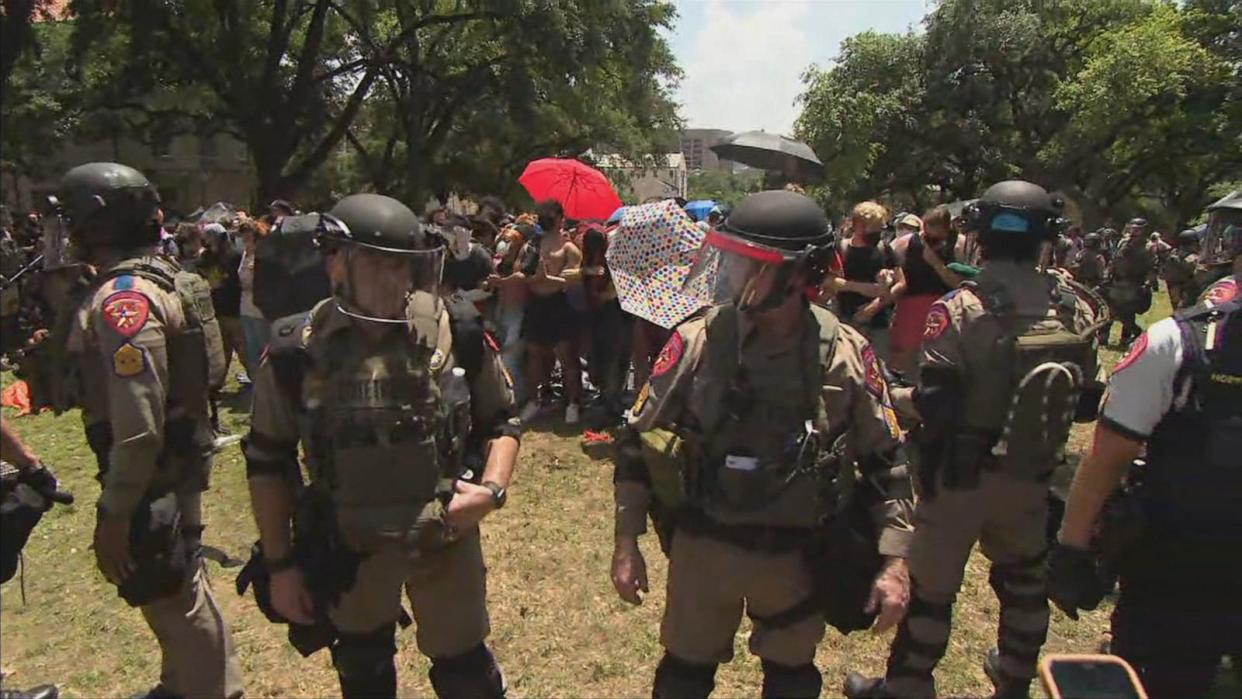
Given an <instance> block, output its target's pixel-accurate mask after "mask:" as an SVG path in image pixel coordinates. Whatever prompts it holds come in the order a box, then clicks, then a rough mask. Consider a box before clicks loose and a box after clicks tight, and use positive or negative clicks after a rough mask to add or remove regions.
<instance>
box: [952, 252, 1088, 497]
mask: <svg viewBox="0 0 1242 699" xmlns="http://www.w3.org/2000/svg"><path fill="white" fill-rule="evenodd" d="M1049 281H1050V286H1051V290H1050V292H1051V298H1050V303H1049V306H1048V308H1047V310H1046V311H1045V313H1044V314H1043V315H1042V316H1039V317H1032V316H1030V315H1025V316H1024V315H1021V314H1019V313H1017V312H1016V310H1015V308H1014V306H1013V303H1012V301H1011V299H1010V298H1009V294H1008V292H1007V290H1006V289H1005V288H1004V287H1003V286H1002V285H999V284H994V283H989V281H988V280H983V281H982V282H978V281H967V282H964V283H963V286H965V287H966V288H968V289H970V290H971V291H973V292H974V293H975V295H976V296H978V297H979V300H980V301H981V302H982V303H983V306H984V309H985V310H986V311H987V312H988V314H990V315H992V316H994V317H995V318H996V319H997V322H999V323H1000V326H1001V330H1002V332H1001V337H1000V339H999V341H998V347H997V351H998V352H1007V353H1008V354H1009V363H1008V372H1007V374H1008V384H1009V387H1010V391H1011V396H1012V398H1011V399H1010V403H1009V410H1008V412H1007V413H1006V415H1005V420H1004V422H1003V424H1002V427H1001V434H1000V437H999V438H998V439H997V441H996V444H995V445H993V447H992V450H991V453H992V456H995V457H997V458H998V459H1001V460H1002V462H1003V463H1004V464H1005V470H1006V471H1007V472H1012V473H1015V474H1020V475H1026V476H1030V477H1032V478H1035V479H1042V478H1045V477H1046V476H1047V475H1049V474H1050V473H1051V471H1052V470H1053V468H1055V466H1056V465H1057V464H1059V463H1061V462H1062V461H1064V459H1065V443H1066V442H1067V441H1068V440H1069V431H1070V425H1071V423H1072V422H1074V421H1075V419H1076V418H1078V417H1080V410H1079V404H1080V400H1081V399H1082V397H1083V396H1084V395H1087V396H1094V397H1096V398H1097V399H1098V397H1099V396H1098V393H1097V392H1096V390H1095V387H1096V386H1097V383H1096V382H1095V377H1096V374H1097V371H1098V357H1097V339H1096V334H1097V332H1098V330H1099V329H1100V327H1101V325H1102V321H1101V320H1100V319H1098V318H1097V320H1096V322H1094V323H1092V324H1090V325H1089V326H1088V327H1086V328H1083V329H1076V328H1075V327H1074V326H1075V322H1074V320H1075V319H1074V316H1075V310H1076V308H1077V305H1078V296H1077V294H1075V289H1076V288H1077V287H1072V286H1070V285H1068V284H1067V283H1061V282H1059V280H1058V278H1057V277H1053V276H1050V277H1049ZM1105 317H1106V316H1105ZM1097 403H1098V400H1097Z"/></svg>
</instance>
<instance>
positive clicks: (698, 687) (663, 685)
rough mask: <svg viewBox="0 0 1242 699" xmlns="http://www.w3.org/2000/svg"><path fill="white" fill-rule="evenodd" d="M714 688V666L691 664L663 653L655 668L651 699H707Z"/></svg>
mask: <svg viewBox="0 0 1242 699" xmlns="http://www.w3.org/2000/svg"><path fill="white" fill-rule="evenodd" d="M715 688H716V666H715V665H714V664H713V665H704V664H700V663H692V662H689V661H687V660H682V659H681V658H678V657H677V656H675V655H673V654H672V653H668V652H665V653H664V657H663V658H661V659H660V664H659V665H658V666H656V672H655V683H654V685H653V686H652V688H651V696H652V699H707V697H709V696H711V693H712V690H713V689H715Z"/></svg>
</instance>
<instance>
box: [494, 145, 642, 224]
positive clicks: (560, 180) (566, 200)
mask: <svg viewBox="0 0 1242 699" xmlns="http://www.w3.org/2000/svg"><path fill="white" fill-rule="evenodd" d="M518 182H520V183H521V184H522V186H523V187H525V188H526V191H527V192H528V193H530V196H531V198H532V199H534V200H535V201H545V200H547V199H552V200H555V201H558V202H560V203H561V206H562V207H564V209H565V215H566V216H568V217H569V218H574V219H590V218H594V219H600V220H606V219H607V218H608V216H609V215H610V214H612V213H613V212H614V211H616V210H617V207H619V206H621V197H619V196H617V192H616V190H615V189H613V188H612V183H611V182H609V181H608V178H607V177H606V176H605V175H604V173H602V172H600V171H599V170H596V169H595V168H593V167H590V166H589V165H586V164H585V163H582V162H579V161H577V160H574V159H573V158H543V159H542V160H535V161H532V162H531V163H530V164H528V165H527V166H526V170H525V171H523V172H522V176H521V177H519V178H518Z"/></svg>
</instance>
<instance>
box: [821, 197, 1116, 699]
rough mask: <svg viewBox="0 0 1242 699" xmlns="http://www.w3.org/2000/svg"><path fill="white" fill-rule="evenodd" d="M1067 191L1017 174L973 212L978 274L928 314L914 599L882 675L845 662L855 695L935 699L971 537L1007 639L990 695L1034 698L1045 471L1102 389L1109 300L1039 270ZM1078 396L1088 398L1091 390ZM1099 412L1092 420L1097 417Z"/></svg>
mask: <svg viewBox="0 0 1242 699" xmlns="http://www.w3.org/2000/svg"><path fill="white" fill-rule="evenodd" d="M1060 213H1061V202H1060V201H1059V199H1058V198H1056V197H1053V196H1050V195H1049V194H1048V193H1047V192H1046V191H1045V190H1044V189H1043V188H1042V187H1039V186H1038V185H1035V184H1032V183H1030V182H1023V181H1017V180H1011V181H1007V182H1001V183H998V184H995V185H993V186H991V187H989V188H988V190H987V191H986V192H984V194H983V196H982V197H981V198H980V199H979V200H978V202H977V204H976V208H975V209H974V210H973V211H972V212H971V215H970V216H969V218H971V219H973V221H972V223H971V224H970V225H971V226H972V227H973V228H974V229H975V230H977V231H978V234H979V242H980V245H981V246H982V248H983V257H984V262H983V270H982V271H981V272H980V274H979V275H978V276H977V277H975V278H974V279H972V280H969V281H967V282H965V283H963V285H962V286H961V287H959V288H958V289H955V290H954V291H951V292H949V293H948V294H946V295H945V296H944V297H942V298H941V299H940V300H939V301H937V302H936V304H935V305H933V306H932V308H931V310H930V311H929V312H928V316H927V323H926V328H925V330H924V343H923V350H922V356H921V357H920V362H919V378H918V384H917V386H916V387H915V389H914V392H913V404H914V406H915V407H916V408H917V412H918V413H919V414H920V415H921V416H922V424H921V425H920V427H919V430H918V433H917V436H916V438H915V441H916V442H917V443H918V445H919V454H920V460H919V474H918V477H919V480H920V482H921V483H922V484H923V492H922V498H921V499H920V500H919V503H918V508H917V511H916V520H917V522H918V527H917V529H916V530H915V534H914V541H913V542H912V544H911V546H910V574H911V578H912V585H913V600H912V601H911V603H910V613H909V615H908V616H907V617H906V619H905V620H904V621H903V622H902V624H901V626H900V628H899V630H898V632H897V637H896V638H895V639H894V641H893V646H892V651H891V654H890V656H889V661H888V669H887V672H886V675H885V677H884V678H873V679H867V678H864V677H861V676H859V675H856V674H851V675H850V676H849V678H848V679H847V682H846V685H845V694H846V695H847V696H849V697H853V698H855V699H857V698H862V697H867V698H870V699H889V698H896V699H931V698H932V697H934V696H936V689H935V681H934V679H933V676H932V673H933V671H934V670H935V667H936V665H937V664H938V663H939V662H940V659H941V658H942V657H943V656H944V654H945V652H946V650H947V649H948V644H949V632H950V620H951V617H952V611H953V603H954V600H955V599H956V596H957V592H958V589H959V588H960V587H961V583H962V578H963V576H964V573H965V567H966V562H967V559H968V557H969V555H970V551H971V548H972V547H973V546H974V545H975V543H976V542H979V543H980V547H981V550H982V552H983V554H984V555H985V556H987V557H988V558H989V559H990V560H991V562H992V569H991V574H990V575H989V576H988V582H989V583H990V584H991V586H992V588H993V589H994V590H995V591H996V595H997V597H998V598H999V600H1000V624H999V630H998V634H997V650H995V651H993V652H992V653H991V654H989V656H988V658H987V659H986V661H985V663H984V668H985V670H986V671H987V674H988V676H989V678H990V679H991V680H992V682H993V684H994V685H995V688H996V691H995V694H994V697H995V698H996V699H1018V698H1025V697H1026V696H1027V692H1028V690H1029V685H1030V683H1031V680H1032V679H1033V678H1034V677H1035V670H1036V660H1037V658H1038V655H1039V651H1040V648H1041V647H1042V646H1043V643H1044V639H1045V636H1046V635H1047V632H1048V616H1049V615H1048V602H1047V596H1046V592H1045V576H1044V564H1045V560H1046V552H1047V541H1046V538H1045V537H1046V517H1047V511H1048V509H1047V508H1048V502H1047V493H1048V485H1047V484H1048V479H1049V477H1050V476H1051V474H1052V472H1053V470H1054V468H1055V467H1056V466H1057V465H1058V464H1059V463H1060V462H1061V461H1062V460H1063V448H1064V445H1065V442H1066V440H1067V439H1068V437H1069V429H1070V421H1071V418H1072V417H1073V416H1074V414H1075V410H1076V408H1077V405H1078V401H1079V397H1080V396H1082V395H1088V396H1090V395H1094V396H1095V397H1096V398H1098V392H1094V393H1093V392H1091V391H1090V390H1089V389H1090V388H1091V383H1090V382H1091V380H1092V379H1094V377H1095V375H1096V341H1095V334H1096V332H1097V331H1098V328H1099V323H1098V322H1097V321H1096V320H1095V314H1094V312H1093V309H1092V308H1091V307H1090V305H1089V304H1088V303H1087V302H1086V301H1085V299H1091V300H1092V301H1094V302H1095V303H1096V304H1097V305H1102V301H1101V300H1100V299H1098V297H1095V296H1094V294H1092V293H1091V292H1089V291H1088V290H1086V289H1085V287H1081V286H1076V285H1074V284H1072V282H1071V281H1070V280H1069V278H1068V277H1066V276H1063V275H1062V274H1061V273H1059V272H1058V271H1056V270H1050V271H1047V272H1042V271H1040V270H1039V269H1038V268H1037V262H1038V260H1039V255H1040V249H1041V247H1042V246H1043V245H1044V244H1045V242H1046V241H1049V240H1051V239H1053V238H1054V237H1055V236H1056V234H1057V232H1058V228H1059V227H1060V225H1061V219H1060ZM1084 403H1087V404H1089V403H1090V397H1088V398H1087V399H1085V401H1084ZM1088 419H1089V418H1088Z"/></svg>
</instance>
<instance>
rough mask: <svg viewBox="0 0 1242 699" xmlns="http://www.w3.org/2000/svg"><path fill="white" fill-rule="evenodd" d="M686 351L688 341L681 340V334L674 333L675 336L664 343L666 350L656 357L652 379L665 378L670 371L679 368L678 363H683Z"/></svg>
mask: <svg viewBox="0 0 1242 699" xmlns="http://www.w3.org/2000/svg"><path fill="white" fill-rule="evenodd" d="M685 351H686V341H685V340H683V339H681V334H680V333H678V332H676V331H674V332H673V336H672V337H670V338H669V339H668V342H666V343H664V349H662V350H660V356H658V357H656V360H655V364H652V365H651V378H653V379H654V378H655V377H657V376H663V375H665V374H667V373H668V372H669V370H670V369H672V368H673V367H675V366H677V362H680V361H681V355H682V354H684V353H685Z"/></svg>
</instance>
